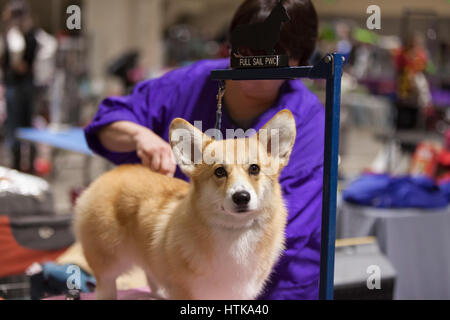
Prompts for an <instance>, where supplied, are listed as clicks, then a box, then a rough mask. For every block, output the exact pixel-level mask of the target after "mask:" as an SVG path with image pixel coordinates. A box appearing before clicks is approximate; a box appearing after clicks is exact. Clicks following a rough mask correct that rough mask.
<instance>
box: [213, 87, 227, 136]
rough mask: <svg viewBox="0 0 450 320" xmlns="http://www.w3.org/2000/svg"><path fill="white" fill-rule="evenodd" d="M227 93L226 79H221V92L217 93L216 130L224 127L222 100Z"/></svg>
mask: <svg viewBox="0 0 450 320" xmlns="http://www.w3.org/2000/svg"><path fill="white" fill-rule="evenodd" d="M224 94H225V81H224V80H219V92H218V93H217V96H216V98H217V111H216V126H215V128H216V130H218V131H220V130H221V127H222V100H223V96H224Z"/></svg>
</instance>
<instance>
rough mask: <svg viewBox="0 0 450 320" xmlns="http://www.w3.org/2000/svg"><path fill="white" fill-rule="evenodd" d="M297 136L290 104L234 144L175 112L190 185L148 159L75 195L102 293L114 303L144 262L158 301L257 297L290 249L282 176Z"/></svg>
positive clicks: (175, 139) (175, 138) (80, 230)
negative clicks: (125, 277)
mask: <svg viewBox="0 0 450 320" xmlns="http://www.w3.org/2000/svg"><path fill="white" fill-rule="evenodd" d="M264 132H266V133H270V135H269V134H263V133H264ZM274 132H275V134H273V133H274ZM295 136H296V125H295V121H294V118H293V116H292V114H291V112H290V111H288V110H282V111H280V112H278V113H277V114H276V115H275V116H274V117H273V118H272V119H271V120H270V121H269V122H268V123H267V124H266V125H265V126H264V127H263V128H262V129H261V130H259V131H258V132H257V133H256V134H254V135H253V136H251V137H247V138H239V139H227V140H215V139H213V138H211V137H209V136H207V135H205V134H203V133H202V132H201V131H200V130H198V129H197V128H195V127H194V126H192V125H191V124H189V123H188V122H187V121H185V120H183V119H179V118H177V119H174V120H173V121H172V123H171V126H170V132H169V139H170V144H171V148H172V150H173V153H174V155H175V158H176V160H177V164H178V165H179V166H180V169H181V170H182V171H183V172H184V173H185V174H186V175H187V176H189V178H190V183H187V182H185V181H183V180H180V179H176V178H170V177H168V176H165V175H162V174H159V173H155V172H152V171H151V170H150V169H149V168H146V167H144V166H142V165H121V166H119V167H117V168H115V169H113V170H112V171H109V172H107V173H105V174H103V175H102V176H100V177H99V178H97V180H95V181H94V182H93V183H92V184H91V185H90V186H89V187H88V188H87V189H86V190H85V191H84V192H83V193H82V195H81V196H80V197H79V198H78V199H77V202H76V207H75V211H76V217H75V225H74V227H75V234H76V237H77V240H78V241H79V242H80V243H81V246H82V248H83V253H84V256H85V258H86V260H87V262H88V264H89V266H90V268H91V269H92V271H93V273H94V276H95V278H96V279H97V288H96V298H97V299H116V297H117V294H116V278H117V277H118V276H119V275H121V274H122V273H124V272H126V271H127V270H129V269H130V268H131V267H132V266H134V265H137V266H139V267H140V268H142V269H143V270H144V272H145V274H146V276H147V282H148V285H149V286H150V288H151V292H152V294H153V296H154V297H155V298H161V299H175V300H185V299H199V300H206V299H219V300H225V299H227V300H228V299H229V300H236V299H245V300H251V299H255V298H256V297H257V296H258V295H259V294H260V293H261V292H262V290H263V288H264V285H265V283H266V281H267V280H268V277H269V275H270V273H271V270H272V268H273V266H274V265H275V263H276V262H277V260H278V258H279V257H280V255H281V254H282V252H283V250H284V248H285V247H284V245H285V244H284V243H285V227H286V223H287V210H286V208H285V204H284V202H283V198H282V192H281V187H280V184H279V181H278V179H279V174H280V171H281V170H282V168H283V167H284V166H285V165H286V164H287V163H288V161H289V157H290V154H291V151H292V148H293V145H294V142H295ZM275 140H277V141H276V143H275V144H274V141H275ZM252 145H253V146H256V147H254V148H251V146H252ZM274 145H275V146H276V147H273V146H274ZM242 146H243V147H242ZM191 151H194V154H195V152H197V153H198V154H201V157H200V159H201V161H194V160H195V159H194V158H195V157H193V156H192V154H191ZM206 158H208V159H206ZM205 159H206V160H207V161H205Z"/></svg>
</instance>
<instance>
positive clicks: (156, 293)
mask: <svg viewBox="0 0 450 320" xmlns="http://www.w3.org/2000/svg"><path fill="white" fill-rule="evenodd" d="M145 275H146V277H147V283H148V286H149V287H150V290H151V293H150V296H151V297H152V298H154V299H157V300H164V299H166V294H165V292H164V290H163V288H161V287H160V286H159V285H158V284H157V283H156V281H155V278H154V277H153V276H152V274H151V273H150V272H148V271H146V272H145Z"/></svg>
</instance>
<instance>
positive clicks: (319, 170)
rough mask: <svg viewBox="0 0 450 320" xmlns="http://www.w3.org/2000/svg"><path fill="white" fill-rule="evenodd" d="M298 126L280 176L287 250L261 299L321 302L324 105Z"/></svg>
mask: <svg viewBox="0 0 450 320" xmlns="http://www.w3.org/2000/svg"><path fill="white" fill-rule="evenodd" d="M312 113H313V115H312V116H307V117H305V118H304V120H303V123H301V124H300V125H297V139H296V143H295V145H294V150H293V152H292V155H291V159H290V161H289V164H288V166H287V167H286V168H284V169H283V172H282V174H281V177H280V183H281V186H282V190H283V196H284V200H285V203H286V206H287V209H288V212H289V217H288V224H287V227H286V250H285V251H284V253H283V255H282V257H281V258H280V260H279V261H278V263H277V265H276V267H275V268H274V270H273V272H272V274H271V276H270V281H269V282H268V284H267V286H266V288H265V291H264V293H263V294H262V295H261V296H260V299H271V300H273V299H276V300H278V299H280V300H281V299H283V300H284V299H289V300H297V299H308V300H311V299H318V297H319V295H318V292H319V274H320V240H321V238H320V237H321V213H322V186H323V150H324V149H323V148H324V134H325V131H324V130H325V127H324V123H325V114H324V110H323V107H322V106H319V108H313V112H312Z"/></svg>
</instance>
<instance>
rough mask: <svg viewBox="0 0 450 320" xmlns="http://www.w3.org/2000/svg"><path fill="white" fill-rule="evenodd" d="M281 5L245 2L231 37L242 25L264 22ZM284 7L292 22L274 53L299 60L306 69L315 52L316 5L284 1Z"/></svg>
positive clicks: (270, 0) (284, 28) (307, 0)
mask: <svg viewBox="0 0 450 320" xmlns="http://www.w3.org/2000/svg"><path fill="white" fill-rule="evenodd" d="M278 2H279V0H245V1H244V2H243V3H242V4H241V5H240V6H239V8H238V9H237V11H236V13H235V14H234V17H233V19H232V21H231V25H230V29H229V34H231V32H232V31H233V29H234V28H235V27H236V26H238V25H240V24H253V23H258V22H262V21H264V20H265V19H266V18H267V17H268V16H269V14H270V12H271V11H272V9H273V8H275V6H276V5H277V3H278ZM283 6H284V7H285V9H286V11H287V13H288V15H289V18H290V21H289V22H287V23H284V24H283V26H282V28H281V34H280V41H279V42H278V44H277V46H276V47H275V51H276V52H277V53H279V54H283V53H284V54H288V55H289V57H290V58H294V59H297V60H299V65H307V64H308V60H309V58H310V57H311V55H312V54H313V52H314V48H315V46H316V40H317V35H318V19H317V13H316V10H315V8H314V5H313V4H312V2H311V1H310V0H284V1H283Z"/></svg>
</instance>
